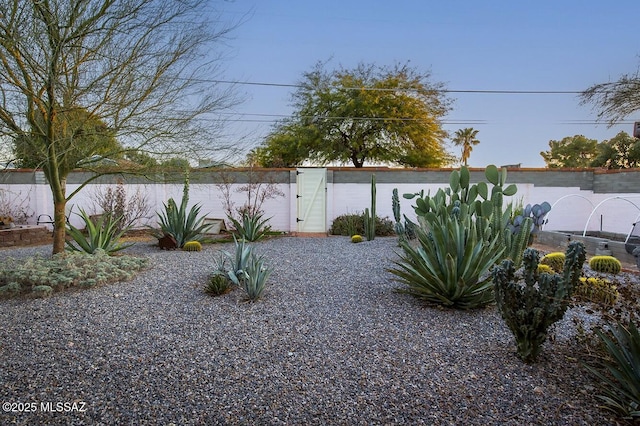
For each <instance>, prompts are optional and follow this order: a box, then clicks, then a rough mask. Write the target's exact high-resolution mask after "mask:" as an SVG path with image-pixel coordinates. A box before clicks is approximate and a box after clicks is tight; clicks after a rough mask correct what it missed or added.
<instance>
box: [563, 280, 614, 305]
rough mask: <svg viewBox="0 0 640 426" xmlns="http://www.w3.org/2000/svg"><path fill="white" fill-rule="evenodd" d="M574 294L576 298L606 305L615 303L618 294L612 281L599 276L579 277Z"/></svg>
mask: <svg viewBox="0 0 640 426" xmlns="http://www.w3.org/2000/svg"><path fill="white" fill-rule="evenodd" d="M574 294H575V296H576V297H577V298H578V299H582V300H586V301H588V302H593V303H599V304H602V305H604V306H607V307H611V306H613V305H615V304H616V301H617V300H618V297H619V296H620V293H618V287H617V286H616V285H615V284H614V283H612V282H611V281H609V280H606V279H604V278H599V277H589V278H587V277H581V278H580V281H579V283H578V286H577V287H576V289H575V292H574Z"/></svg>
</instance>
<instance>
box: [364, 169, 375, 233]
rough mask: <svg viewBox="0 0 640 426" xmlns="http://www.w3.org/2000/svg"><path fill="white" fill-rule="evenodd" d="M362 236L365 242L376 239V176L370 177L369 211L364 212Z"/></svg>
mask: <svg viewBox="0 0 640 426" xmlns="http://www.w3.org/2000/svg"><path fill="white" fill-rule="evenodd" d="M364 235H365V236H366V237H367V241H371V240H373V239H374V238H375V237H376V175H375V174H372V175H371V209H365V210H364Z"/></svg>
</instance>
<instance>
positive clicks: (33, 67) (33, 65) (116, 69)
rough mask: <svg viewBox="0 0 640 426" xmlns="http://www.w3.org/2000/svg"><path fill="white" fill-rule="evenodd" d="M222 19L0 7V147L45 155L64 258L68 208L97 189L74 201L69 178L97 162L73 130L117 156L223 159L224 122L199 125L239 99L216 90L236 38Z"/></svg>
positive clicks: (62, 3) (168, 12)
mask: <svg viewBox="0 0 640 426" xmlns="http://www.w3.org/2000/svg"><path fill="white" fill-rule="evenodd" d="M213 19H215V11H214V10H212V7H211V3H210V2H208V1H206V0H182V1H170V0H139V1H128V0H42V1H18V0H14V1H5V2H2V3H0V143H3V144H4V143H13V142H14V141H16V142H17V143H18V144H25V143H32V145H30V146H31V148H37V149H35V150H34V151H33V153H34V155H35V157H34V158H36V159H37V160H38V161H39V162H40V163H41V166H42V169H43V171H44V173H45V176H46V177H47V182H48V183H49V185H50V187H51V191H52V194H53V204H54V212H53V216H54V222H55V228H54V243H53V252H54V253H57V252H60V251H62V250H64V236H65V206H66V202H67V200H68V199H70V198H71V197H72V196H73V195H74V194H75V193H77V191H78V190H80V188H82V186H83V185H84V184H86V183H87V182H84V184H83V185H81V186H80V188H78V189H77V190H76V191H74V192H73V193H71V194H69V195H67V193H66V179H67V175H68V173H69V171H70V169H71V168H72V167H74V165H75V166H77V165H78V159H79V158H82V157H84V156H85V154H87V152H88V151H85V147H83V146H82V145H83V144H84V143H86V142H88V139H87V135H86V134H85V132H84V130H83V131H82V132H81V133H78V132H77V130H82V129H83V127H82V126H80V127H77V126H75V125H74V124H73V123H79V122H85V123H87V124H90V123H91V122H93V123H94V124H95V123H101V122H102V123H104V124H105V125H106V129H108V132H109V133H112V134H113V135H114V137H116V138H117V140H118V141H119V142H120V144H122V145H121V146H116V145H113V146H111V147H110V148H114V149H115V151H121V150H124V151H128V152H144V153H147V154H163V155H164V156H165V157H166V156H169V155H171V156H178V155H180V154H183V155H184V154H186V153H189V154H194V153H201V154H202V155H207V154H208V153H210V152H211V151H212V150H220V149H221V147H220V146H219V144H217V143H216V139H215V136H216V135H215V133H212V131H211V130H212V129H213V130H215V129H216V126H215V123H213V124H212V123H210V122H203V121H202V120H199V119H200V118H202V117H203V115H204V114H210V113H212V112H216V111H219V110H220V109H224V108H226V107H228V106H230V105H231V104H232V103H234V102H235V100H236V99H235V98H234V97H233V96H232V92H229V91H227V90H224V91H220V90H218V89H217V87H215V85H213V84H211V82H210V79H211V76H212V75H215V73H216V71H217V67H218V66H219V65H218V64H219V56H218V55H217V54H216V52H217V49H216V46H218V45H219V44H220V43H219V42H220V40H221V39H223V38H224V37H225V35H226V34H227V33H228V31H230V29H231V28H232V27H233V25H223V24H222V23H221V22H220V21H219V20H218V21H215V22H216V23H215V26H214V25H213V24H212V22H213ZM79 111H83V112H82V113H80V112H79ZM75 114H81V115H82V114H86V118H87V120H84V119H82V118H81V117H75V118H74V115H75ZM89 118H91V121H90V120H89ZM69 124H71V127H73V128H75V130H76V131H72V130H73V129H70V128H68V125H69ZM90 126H92V125H91V124H90ZM94 128H95V126H94ZM108 139H109V138H108V137H107V138H102V136H101V137H100V138H99V140H98V139H94V140H93V141H92V142H91V143H102V142H100V141H105V140H108ZM25 146H26V145H25ZM5 148H6V147H5ZM31 148H29V149H31ZM95 148H96V147H95V146H94V147H92V149H91V150H89V151H96V149H95ZM98 151H99V150H98ZM23 152H25V153H26V152H27V151H23ZM103 154H104V155H105V156H112V155H116V154H117V152H103ZM40 157H41V158H40ZM89 165H90V164H86V163H85V164H84V166H85V167H88V166H89ZM121 171H122V170H121ZM90 179H91V178H90Z"/></svg>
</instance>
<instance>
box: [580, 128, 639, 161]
mask: <svg viewBox="0 0 640 426" xmlns="http://www.w3.org/2000/svg"><path fill="white" fill-rule="evenodd" d="M591 165H592V166H593V167H605V168H607V169H629V168H633V167H640V139H636V138H634V137H633V136H631V135H629V134H628V133H627V132H620V133H618V134H617V135H616V136H614V137H613V138H611V139H610V140H608V141H603V142H602V143H599V144H598V147H597V155H596V157H595V159H594V160H593V162H592V163H591Z"/></svg>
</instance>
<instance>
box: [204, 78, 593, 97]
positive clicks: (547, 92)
mask: <svg viewBox="0 0 640 426" xmlns="http://www.w3.org/2000/svg"><path fill="white" fill-rule="evenodd" d="M198 81H199V82H201V83H216V84H236V85H241V86H264V87H289V88H296V89H299V88H304V87H307V86H306V85H304V84H292V83H268V82H259V81H240V80H218V79H211V80H209V79H199V80H198ZM337 88H339V89H343V90H365V91H375V92H396V91H399V90H400V91H402V90H405V91H415V90H416V89H412V88H382V87H337ZM433 90H434V91H437V92H443V93H477V94H502V95H579V94H581V93H583V92H582V91H579V90H481V89H433Z"/></svg>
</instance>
